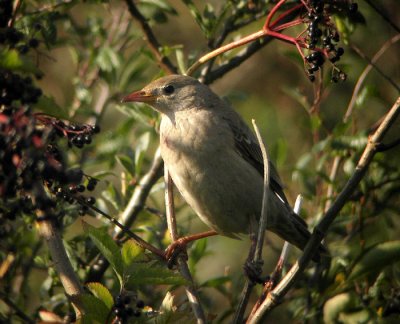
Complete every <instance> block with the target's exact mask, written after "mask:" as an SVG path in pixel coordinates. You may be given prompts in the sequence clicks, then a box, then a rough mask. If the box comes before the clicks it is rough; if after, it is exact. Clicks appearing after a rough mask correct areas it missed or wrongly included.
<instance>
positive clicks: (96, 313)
mask: <svg viewBox="0 0 400 324" xmlns="http://www.w3.org/2000/svg"><path fill="white" fill-rule="evenodd" d="M79 302H80V304H81V305H82V306H83V309H84V310H85V316H84V318H83V322H81V323H100V324H103V323H106V322H107V318H108V315H109V313H110V310H109V309H108V307H107V306H106V304H105V303H104V302H103V301H102V300H100V299H99V298H97V297H95V296H92V295H89V294H82V295H81V296H79Z"/></svg>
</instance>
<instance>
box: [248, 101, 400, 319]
mask: <svg viewBox="0 0 400 324" xmlns="http://www.w3.org/2000/svg"><path fill="white" fill-rule="evenodd" d="M399 114H400V97H398V98H397V100H396V102H395V104H394V105H393V106H392V108H391V109H390V110H389V112H388V113H387V114H386V116H385V117H384V118H383V121H382V123H381V124H380V125H379V127H378V129H377V130H376V131H375V133H374V134H373V135H372V136H370V138H369V141H368V144H367V145H366V147H365V149H364V152H363V154H362V155H361V158H360V159H359V161H358V164H357V167H356V169H355V171H354V173H353V175H352V176H351V177H350V179H349V180H348V182H347V183H346V185H345V186H344V188H343V190H342V191H341V192H340V194H339V195H338V196H337V198H336V200H335V202H334V203H333V204H332V206H331V207H330V208H329V210H328V211H327V212H326V213H325V215H324V217H323V218H322V220H321V221H320V222H319V224H318V225H317V226H316V228H315V229H314V232H313V234H312V235H311V238H310V240H309V241H308V243H307V245H306V247H305V249H304V253H303V254H302V256H301V257H300V258H299V259H298V260H297V262H296V263H295V264H294V265H293V266H292V268H291V269H290V270H289V272H288V273H287V274H286V276H285V277H284V278H283V279H282V280H281V281H280V283H279V284H278V285H277V286H276V288H275V289H274V290H273V291H272V292H271V293H270V294H269V295H268V296H267V298H266V299H265V300H264V302H263V303H262V304H261V306H260V307H259V309H258V310H257V312H256V313H255V315H254V323H258V322H259V321H261V319H262V317H263V316H264V315H265V314H266V313H267V312H268V311H270V310H271V309H272V308H274V307H275V306H276V305H277V304H278V303H279V301H280V300H281V299H282V298H283V296H285V294H286V293H287V292H288V291H289V289H290V288H291V287H292V286H293V285H294V284H295V282H296V281H297V280H298V278H299V277H300V275H301V274H302V273H303V271H304V269H305V268H306V266H307V265H308V263H309V262H310V260H311V258H312V256H313V255H314V252H315V251H316V250H317V249H318V246H319V243H320V242H321V240H322V238H323V237H324V236H325V234H326V232H327V230H328V229H329V226H330V225H331V224H332V222H333V221H334V220H335V218H336V216H337V215H338V214H339V212H340V210H341V209H342V208H343V206H344V205H345V204H346V202H347V201H348V200H349V198H350V196H351V194H352V193H353V192H354V190H355V189H356V188H357V186H358V184H359V183H360V181H361V180H362V179H363V177H364V176H365V174H366V172H367V169H368V166H369V164H370V163H371V161H372V159H373V157H374V156H375V154H376V153H377V152H378V149H377V147H378V145H379V143H380V142H381V141H382V140H383V137H384V136H385V134H386V132H387V131H388V130H389V129H390V127H391V126H392V124H393V123H394V122H395V120H396V119H397V117H398V116H399Z"/></svg>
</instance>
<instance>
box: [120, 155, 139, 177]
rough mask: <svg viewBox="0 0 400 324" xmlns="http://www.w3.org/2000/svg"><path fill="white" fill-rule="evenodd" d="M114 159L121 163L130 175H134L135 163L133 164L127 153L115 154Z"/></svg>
mask: <svg viewBox="0 0 400 324" xmlns="http://www.w3.org/2000/svg"><path fill="white" fill-rule="evenodd" d="M115 159H116V160H117V161H118V163H119V164H121V165H122V166H123V167H124V169H125V170H126V171H128V173H129V174H130V175H131V176H132V177H134V176H135V164H134V162H133V161H132V158H130V157H129V156H127V155H122V154H120V155H117V156H116V157H115Z"/></svg>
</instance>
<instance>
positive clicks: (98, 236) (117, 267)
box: [82, 221, 123, 285]
mask: <svg viewBox="0 0 400 324" xmlns="http://www.w3.org/2000/svg"><path fill="white" fill-rule="evenodd" d="M82 226H83V230H84V231H85V233H86V234H88V235H89V237H90V238H91V239H92V241H93V243H94V244H95V245H96V246H97V248H98V249H99V250H100V252H101V254H102V255H103V256H104V257H105V258H106V259H107V261H108V262H110V264H111V266H112V268H113V269H114V271H115V273H116V274H117V277H118V279H119V281H120V283H121V285H122V275H123V262H122V257H121V253H120V249H119V247H118V245H117V244H116V243H115V242H114V241H113V239H112V238H111V236H110V235H108V233H107V232H106V231H105V230H102V229H98V228H95V227H93V226H91V225H89V224H88V223H86V222H84V221H82Z"/></svg>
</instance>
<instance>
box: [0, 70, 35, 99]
mask: <svg viewBox="0 0 400 324" xmlns="http://www.w3.org/2000/svg"><path fill="white" fill-rule="evenodd" d="M0 89H2V91H1V93H0V106H1V105H5V106H11V105H12V104H13V103H14V102H15V101H17V100H19V101H20V103H21V104H23V105H25V104H35V103H37V101H38V100H39V97H40V96H41V95H42V91H41V90H40V89H39V88H36V87H35V86H34V85H33V82H32V78H31V77H29V76H27V77H21V76H20V75H18V74H16V73H13V72H10V71H1V70H0Z"/></svg>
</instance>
